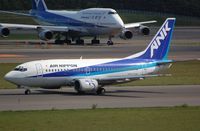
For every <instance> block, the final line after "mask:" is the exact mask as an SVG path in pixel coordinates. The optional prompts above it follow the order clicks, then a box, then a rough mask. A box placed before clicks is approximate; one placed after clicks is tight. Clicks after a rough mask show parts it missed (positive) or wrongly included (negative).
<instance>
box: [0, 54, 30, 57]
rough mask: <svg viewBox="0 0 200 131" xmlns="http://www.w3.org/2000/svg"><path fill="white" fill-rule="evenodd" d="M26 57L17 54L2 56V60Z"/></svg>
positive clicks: (0, 55)
mask: <svg viewBox="0 0 200 131" xmlns="http://www.w3.org/2000/svg"><path fill="white" fill-rule="evenodd" d="M22 57H26V56H24V55H16V54H0V58H22Z"/></svg>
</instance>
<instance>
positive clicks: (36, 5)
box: [32, 0, 47, 11]
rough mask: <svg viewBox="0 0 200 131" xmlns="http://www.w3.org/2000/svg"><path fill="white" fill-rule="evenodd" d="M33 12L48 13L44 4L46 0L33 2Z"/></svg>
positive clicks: (33, 0) (34, 0)
mask: <svg viewBox="0 0 200 131" xmlns="http://www.w3.org/2000/svg"><path fill="white" fill-rule="evenodd" d="M32 10H37V11H46V10H47V6H46V3H45V2H44V0H32Z"/></svg>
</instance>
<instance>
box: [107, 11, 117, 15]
mask: <svg viewBox="0 0 200 131" xmlns="http://www.w3.org/2000/svg"><path fill="white" fill-rule="evenodd" d="M108 14H109V15H113V14H117V12H114V11H110V12H108Z"/></svg>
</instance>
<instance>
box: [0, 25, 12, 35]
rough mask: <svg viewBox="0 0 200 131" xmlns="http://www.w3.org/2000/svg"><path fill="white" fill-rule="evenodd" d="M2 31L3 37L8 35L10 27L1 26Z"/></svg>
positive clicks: (0, 30) (0, 31)
mask: <svg viewBox="0 0 200 131" xmlns="http://www.w3.org/2000/svg"><path fill="white" fill-rule="evenodd" d="M0 33H1V34H0V35H1V36H2V37H8V36H9V35H10V30H9V29H8V28H5V27H3V28H0Z"/></svg>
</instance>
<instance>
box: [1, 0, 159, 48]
mask: <svg viewBox="0 0 200 131" xmlns="http://www.w3.org/2000/svg"><path fill="white" fill-rule="evenodd" d="M0 12H4V13H11V14H16V15H23V16H28V17H32V18H33V19H34V20H35V21H36V22H37V23H39V24H40V25H23V24H7V23H0V35H1V36H2V37H7V36H9V34H10V30H18V29H24V30H36V31H37V32H38V36H39V38H40V39H41V40H46V41H47V40H51V39H52V38H53V37H54V36H55V38H56V40H55V43H56V44H61V43H68V44H70V43H71V41H72V40H76V44H84V40H83V39H81V37H84V36H91V37H94V39H93V40H92V41H91V43H92V44H99V43H100V41H99V40H98V39H97V38H98V36H101V35H104V36H109V40H108V42H107V44H108V45H112V44H113V42H112V40H111V38H112V37H114V36H120V38H122V39H131V38H132V37H133V31H134V30H137V31H138V32H139V33H140V34H143V35H149V33H150V29H149V28H148V27H147V26H144V25H143V24H150V23H154V22H156V21H146V22H138V23H129V24H124V22H123V21H122V19H121V18H120V16H119V15H118V14H117V12H116V11H115V10H113V9H110V8H90V9H85V10H81V11H55V10H48V9H47V6H46V4H45V2H44V0H32V10H31V11H30V13H29V14H23V13H15V12H9V11H0ZM63 37H64V39H63Z"/></svg>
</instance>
